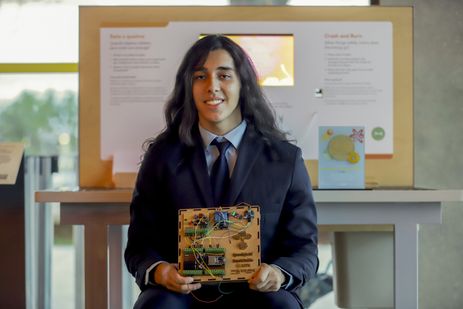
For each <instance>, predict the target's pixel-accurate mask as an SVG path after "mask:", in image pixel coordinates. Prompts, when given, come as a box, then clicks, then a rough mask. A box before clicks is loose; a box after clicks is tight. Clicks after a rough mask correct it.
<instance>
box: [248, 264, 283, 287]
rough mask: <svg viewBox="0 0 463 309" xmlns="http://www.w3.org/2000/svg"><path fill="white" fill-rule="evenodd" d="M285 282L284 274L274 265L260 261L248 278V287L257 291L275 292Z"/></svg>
mask: <svg viewBox="0 0 463 309" xmlns="http://www.w3.org/2000/svg"><path fill="white" fill-rule="evenodd" d="M284 282H285V275H283V273H282V271H281V270H280V269H279V268H278V267H275V266H271V265H268V264H265V263H262V264H261V265H260V267H259V268H258V269H257V271H256V272H255V273H254V274H253V275H252V277H251V279H249V280H248V283H249V288H250V289H252V290H256V291H259V292H276V291H278V290H279V289H280V287H281V285H282V284H283V283H284Z"/></svg>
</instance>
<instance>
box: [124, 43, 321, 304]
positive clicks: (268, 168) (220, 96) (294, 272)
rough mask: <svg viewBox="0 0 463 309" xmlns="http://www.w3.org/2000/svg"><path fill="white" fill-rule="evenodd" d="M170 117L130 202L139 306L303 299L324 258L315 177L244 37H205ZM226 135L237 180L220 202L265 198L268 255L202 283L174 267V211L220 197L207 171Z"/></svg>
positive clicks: (180, 78) (180, 77) (149, 146)
mask: <svg viewBox="0 0 463 309" xmlns="http://www.w3.org/2000/svg"><path fill="white" fill-rule="evenodd" d="M165 118H166V127H165V129H164V131H163V132H161V134H159V135H158V136H157V137H154V138H152V139H150V140H148V141H147V143H146V144H145V145H146V153H145V155H144V158H143V163H142V165H141V167H140V171H139V173H138V177H137V181H136V186H135V190H134V193H133V199H132V203H131V207H130V212H131V221H130V227H129V234H128V243H127V248H126V251H125V261H126V264H127V267H128V269H129V271H130V272H131V273H132V275H133V276H134V277H135V279H136V282H137V284H138V285H139V286H140V288H141V290H142V292H141V294H140V296H139V298H138V300H137V302H136V304H135V308H237V307H238V306H241V307H242V308H302V302H301V300H300V299H299V297H298V296H297V291H298V289H299V288H300V287H301V286H302V285H303V284H304V283H305V282H307V281H308V280H310V279H311V278H312V277H314V276H315V274H316V271H317V268H318V258H317V226H316V210H315V204H314V201H313V197H312V191H311V184H310V179H309V176H308V173H307V170H306V168H305V165H304V161H303V159H302V156H301V150H300V149H299V148H298V147H296V146H294V145H292V144H290V143H289V142H288V141H287V138H286V135H285V133H284V132H282V131H281V130H280V129H279V128H278V126H277V124H276V120H275V115H274V112H273V110H272V108H271V107H270V104H269V103H268V102H267V99H266V98H265V96H264V94H263V92H262V89H261V88H260V86H259V84H258V79H257V75H256V72H255V70H254V67H253V65H252V62H251V61H250V59H249V58H248V56H247V55H246V53H245V52H244V51H243V50H242V49H241V47H239V46H238V45H237V44H236V43H234V42H233V41H232V40H230V39H228V38H227V37H225V36H222V35H209V36H206V37H204V38H202V39H200V40H198V41H197V42H196V43H195V44H194V45H193V46H192V47H191V48H190V49H189V50H188V51H187V53H186V55H185V56H184V58H183V61H182V63H181V65H180V67H179V69H178V72H177V75H176V80H175V86H174V90H173V92H172V94H171V96H170V98H169V100H168V102H167V104H166V108H165ZM216 140H217V142H216ZM224 141H225V142H226V143H227V145H228V146H227V147H228V148H226V150H224V152H225V157H226V164H227V167H228V170H227V173H228V175H229V176H230V180H229V185H227V187H226V188H224V190H225V193H224V194H223V195H221V197H220V206H232V205H237V204H240V203H246V204H251V205H259V206H260V212H261V232H260V233H261V261H262V263H261V266H260V268H259V269H258V270H257V271H256V272H255V273H254V275H253V276H252V277H251V279H250V280H249V281H248V282H247V283H246V284H229V285H221V286H219V285H204V284H203V285H201V284H200V283H195V282H194V279H193V278H192V277H184V276H181V275H180V274H179V272H178V270H177V267H176V261H177V257H178V248H177V244H178V238H177V233H178V225H177V222H178V218H177V216H178V210H179V209H182V208H204V207H217V206H219V205H218V204H217V200H216V199H215V197H214V194H215V192H214V188H213V187H214V183H213V181H212V183H211V180H210V175H211V171H212V168H213V165H214V162H215V160H217V158H218V157H219V156H220V150H218V147H219V146H218V144H217V143H221V142H224ZM221 287H222V288H221ZM224 289H226V290H227V291H224Z"/></svg>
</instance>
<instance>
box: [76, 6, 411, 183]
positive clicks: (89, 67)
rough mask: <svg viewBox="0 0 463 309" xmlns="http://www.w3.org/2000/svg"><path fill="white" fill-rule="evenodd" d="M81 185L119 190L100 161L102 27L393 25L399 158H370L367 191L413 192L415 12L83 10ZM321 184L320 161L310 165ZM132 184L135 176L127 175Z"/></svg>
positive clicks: (107, 164)
mask: <svg viewBox="0 0 463 309" xmlns="http://www.w3.org/2000/svg"><path fill="white" fill-rule="evenodd" d="M79 14H80V15H79V20H80V24H79V41H80V44H79V137H80V139H79V141H80V142H79V148H80V156H79V185H80V186H81V187H84V188H85V187H87V188H88V187H104V188H111V187H114V178H113V173H112V161H111V160H102V159H101V157H100V147H99V146H100V72H99V70H98V68H99V67H100V51H99V48H100V44H99V31H100V28H102V27H159V26H163V25H166V24H168V23H169V22H170V21H275V22H278V21H389V22H391V23H392V25H393V89H394V94H393V104H394V106H393V109H394V111H393V117H394V121H393V125H394V138H393V144H394V146H393V148H394V154H393V156H392V158H391V157H380V156H379V157H378V156H377V157H370V158H367V160H366V164H365V170H366V177H365V178H366V185H367V187H413V184H414V181H413V174H414V171H413V9H412V8H411V7H290V6H288V7H281V6H279V7H270V6H264V7H249V6H245V7H238V6H226V7H178V6H175V7H155V6H148V7H141V6H133V7H104V6H99V7H91V6H89V7H85V6H84V7H80V8H79ZM306 165H307V168H308V169H309V173H310V176H311V179H312V183H313V185H315V186H316V185H317V178H318V165H317V161H316V160H310V161H307V162H306ZM126 176H128V178H129V179H131V181H129V182H128V183H129V186H131V185H133V179H134V178H135V175H126Z"/></svg>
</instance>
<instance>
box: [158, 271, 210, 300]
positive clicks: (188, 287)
mask: <svg viewBox="0 0 463 309" xmlns="http://www.w3.org/2000/svg"><path fill="white" fill-rule="evenodd" d="M154 282H156V283H157V284H160V285H162V286H164V287H165V288H167V289H169V290H171V291H174V292H178V293H182V294H188V293H190V292H191V291H194V290H197V289H199V288H200V287H201V284H200V283H193V277H183V276H182V275H180V274H179V273H178V270H177V265H176V264H169V263H161V264H159V265H157V266H156V269H155V271H154Z"/></svg>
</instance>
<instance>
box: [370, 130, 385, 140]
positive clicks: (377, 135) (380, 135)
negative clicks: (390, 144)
mask: <svg viewBox="0 0 463 309" xmlns="http://www.w3.org/2000/svg"><path fill="white" fill-rule="evenodd" d="M384 136H386V131H384V129H383V128H381V127H376V128H374V129H373V130H371V137H372V138H373V139H374V140H375V141H380V140H382V139H384Z"/></svg>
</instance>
